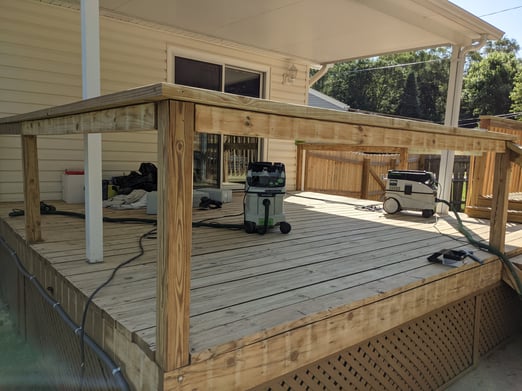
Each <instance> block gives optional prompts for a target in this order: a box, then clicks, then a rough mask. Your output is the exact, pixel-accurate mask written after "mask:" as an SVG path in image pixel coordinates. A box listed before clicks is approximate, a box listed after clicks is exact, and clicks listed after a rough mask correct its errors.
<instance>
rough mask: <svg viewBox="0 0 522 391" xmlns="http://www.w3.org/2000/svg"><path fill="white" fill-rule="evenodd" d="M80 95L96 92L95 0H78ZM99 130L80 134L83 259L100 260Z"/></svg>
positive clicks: (97, 22)
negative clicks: (82, 144)
mask: <svg viewBox="0 0 522 391" xmlns="http://www.w3.org/2000/svg"><path fill="white" fill-rule="evenodd" d="M81 27H82V91H83V93H82V95H83V99H87V98H93V97H96V96H99V95H100V20H99V1H98V0H81ZM101 162H102V159H101V134H99V133H98V134H86V135H85V136H84V170H85V248H86V255H87V262H89V263H95V262H102V261H103V211H102V175H101V173H102V164H101Z"/></svg>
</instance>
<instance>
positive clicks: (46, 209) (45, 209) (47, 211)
mask: <svg viewBox="0 0 522 391" xmlns="http://www.w3.org/2000/svg"><path fill="white" fill-rule="evenodd" d="M40 214H42V215H58V216H69V217H77V218H80V219H85V214H84V213H79V212H70V211H66V210H56V208H55V207H54V206H53V205H49V204H46V203H45V202H43V201H42V202H40ZM24 215H25V212H24V210H23V209H13V210H12V211H11V212H9V216H10V217H17V216H24ZM103 221H105V222H107V223H137V224H156V223H157V220H156V219H143V218H135V217H106V216H104V217H103Z"/></svg>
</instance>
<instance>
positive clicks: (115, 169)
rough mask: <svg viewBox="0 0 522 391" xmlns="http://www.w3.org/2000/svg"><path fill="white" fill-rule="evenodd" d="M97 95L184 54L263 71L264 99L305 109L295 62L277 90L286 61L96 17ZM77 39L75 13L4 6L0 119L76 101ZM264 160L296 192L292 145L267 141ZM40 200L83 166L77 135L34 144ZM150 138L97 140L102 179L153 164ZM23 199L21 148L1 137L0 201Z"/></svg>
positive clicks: (153, 74)
mask: <svg viewBox="0 0 522 391" xmlns="http://www.w3.org/2000/svg"><path fill="white" fill-rule="evenodd" d="M100 38H101V43H100V56H101V92H102V94H106V93H111V92H116V91H120V90H124V89H128V88H132V87H136V86H140V85H145V84H150V83H157V82H162V81H167V74H168V69H167V64H168V59H167V55H168V54H167V50H168V48H184V49H190V50H192V51H197V52H201V53H203V54H209V55H215V56H220V57H222V58H223V57H224V58H226V59H227V63H228V64H229V65H236V64H235V62H239V63H243V62H244V61H245V59H248V61H249V62H253V63H256V64H260V65H262V66H263V67H265V68H266V69H268V70H269V71H268V74H267V78H268V80H269V82H270V84H269V85H268V87H267V97H268V98H270V99H272V100H277V101H282V102H291V103H298V104H305V103H306V92H307V87H306V83H307V80H308V77H307V69H308V68H307V66H306V64H302V63H298V62H297V63H295V65H296V67H297V68H298V75H297V80H295V81H294V83H292V84H283V83H282V80H283V76H282V75H283V73H284V72H285V71H286V70H287V69H288V67H289V66H290V65H291V62H289V61H288V59H286V58H284V57H283V56H281V55H278V54H272V53H269V52H265V51H260V50H255V49H245V48H240V47H238V46H237V45H234V44H227V45H223V44H220V45H218V44H215V43H213V42H212V40H211V39H209V40H208V41H204V40H202V39H201V37H198V39H194V38H191V34H190V33H180V32H174V31H170V30H168V29H159V28H152V27H149V26H140V25H138V24H134V23H130V22H127V21H120V20H116V19H114V18H112V17H107V16H103V12H102V16H101V19H100ZM81 84H82V83H81V34H80V15H79V12H78V10H76V9H72V8H65V7H60V6H56V5H49V4H46V3H45V2H40V1H32V0H17V1H3V2H2V12H1V13H0V116H8V115H13V114H20V113H25V112H29V111H33V110H38V109H42V108H45V107H49V106H53V105H59V104H64V103H68V102H73V101H77V100H79V99H81V96H82V86H81ZM266 146H267V147H266V149H267V150H266V152H265V155H266V158H267V159H269V160H272V161H282V162H284V163H285V164H286V166H287V176H288V181H287V183H288V188H289V189H292V188H295V146H294V144H293V143H292V142H281V141H277V140H269V141H267V142H266ZM38 148H39V159H40V161H39V169H40V190H41V199H42V200H53V199H60V198H61V176H62V173H63V172H64V170H65V169H67V168H69V169H78V168H82V167H83V136H81V135H72V136H48V137H39V138H38ZM157 149H158V147H157V133H156V132H142V133H127V134H125V135H122V134H104V135H103V143H102V159H103V178H105V179H108V178H111V177H112V176H116V175H124V174H128V173H129V172H130V171H132V170H137V169H138V168H139V165H140V163H141V162H153V163H156V162H157ZM13 200H23V184H22V164H21V143H20V138H19V137H18V136H0V201H13Z"/></svg>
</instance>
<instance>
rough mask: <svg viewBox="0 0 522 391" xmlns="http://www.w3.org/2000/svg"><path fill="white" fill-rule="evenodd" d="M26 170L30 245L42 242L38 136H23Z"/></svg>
mask: <svg viewBox="0 0 522 391" xmlns="http://www.w3.org/2000/svg"><path fill="white" fill-rule="evenodd" d="M22 160H23V170H24V208H25V240H27V241H28V242H30V243H34V242H40V241H41V240H42V229H41V228H42V227H41V225H42V219H41V216H40V179H39V174H38V147H37V145H36V136H22Z"/></svg>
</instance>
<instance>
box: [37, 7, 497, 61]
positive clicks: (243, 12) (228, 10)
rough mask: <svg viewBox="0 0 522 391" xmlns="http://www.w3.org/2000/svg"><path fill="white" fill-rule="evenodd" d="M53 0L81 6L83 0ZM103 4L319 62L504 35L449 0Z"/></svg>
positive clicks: (113, 11)
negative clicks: (80, 0) (80, 2)
mask: <svg viewBox="0 0 522 391" xmlns="http://www.w3.org/2000/svg"><path fill="white" fill-rule="evenodd" d="M44 1H45V0H44ZM47 1H48V2H50V3H61V4H64V3H65V4H69V5H70V4H73V6H78V7H79V0H47ZM100 10H101V12H102V14H105V15H110V16H112V17H116V18H121V19H124V20H129V21H132V22H134V23H140V24H145V25H160V26H166V27H169V28H173V29H179V30H184V31H188V32H191V33H193V34H196V35H202V36H206V37H212V38H213V39H214V40H217V41H221V42H226V43H232V44H240V45H246V46H250V47H255V48H259V49H264V50H270V51H275V52H278V53H281V54H283V55H285V56H286V57H288V58H295V59H302V60H305V61H307V62H309V63H311V64H326V63H334V62H338V61H342V60H349V59H355V58H363V57H371V56H375V55H380V54H385V53H393V52H402V51H408V50H413V49H422V48H429V47H437V46H444V45H458V46H466V45H469V44H471V43H472V42H473V41H476V40H478V39H480V38H481V36H486V38H487V39H499V38H501V37H502V35H503V32H502V31H501V30H499V29H497V28H496V27H494V26H492V25H490V24H488V23H486V22H484V21H483V20H481V19H480V18H478V17H476V16H474V15H472V14H470V13H469V12H467V11H465V10H463V9H462V8H460V7H457V6H456V5H454V4H452V3H450V2H449V1H447V0H321V1H319V0H148V1H144V0H100Z"/></svg>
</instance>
